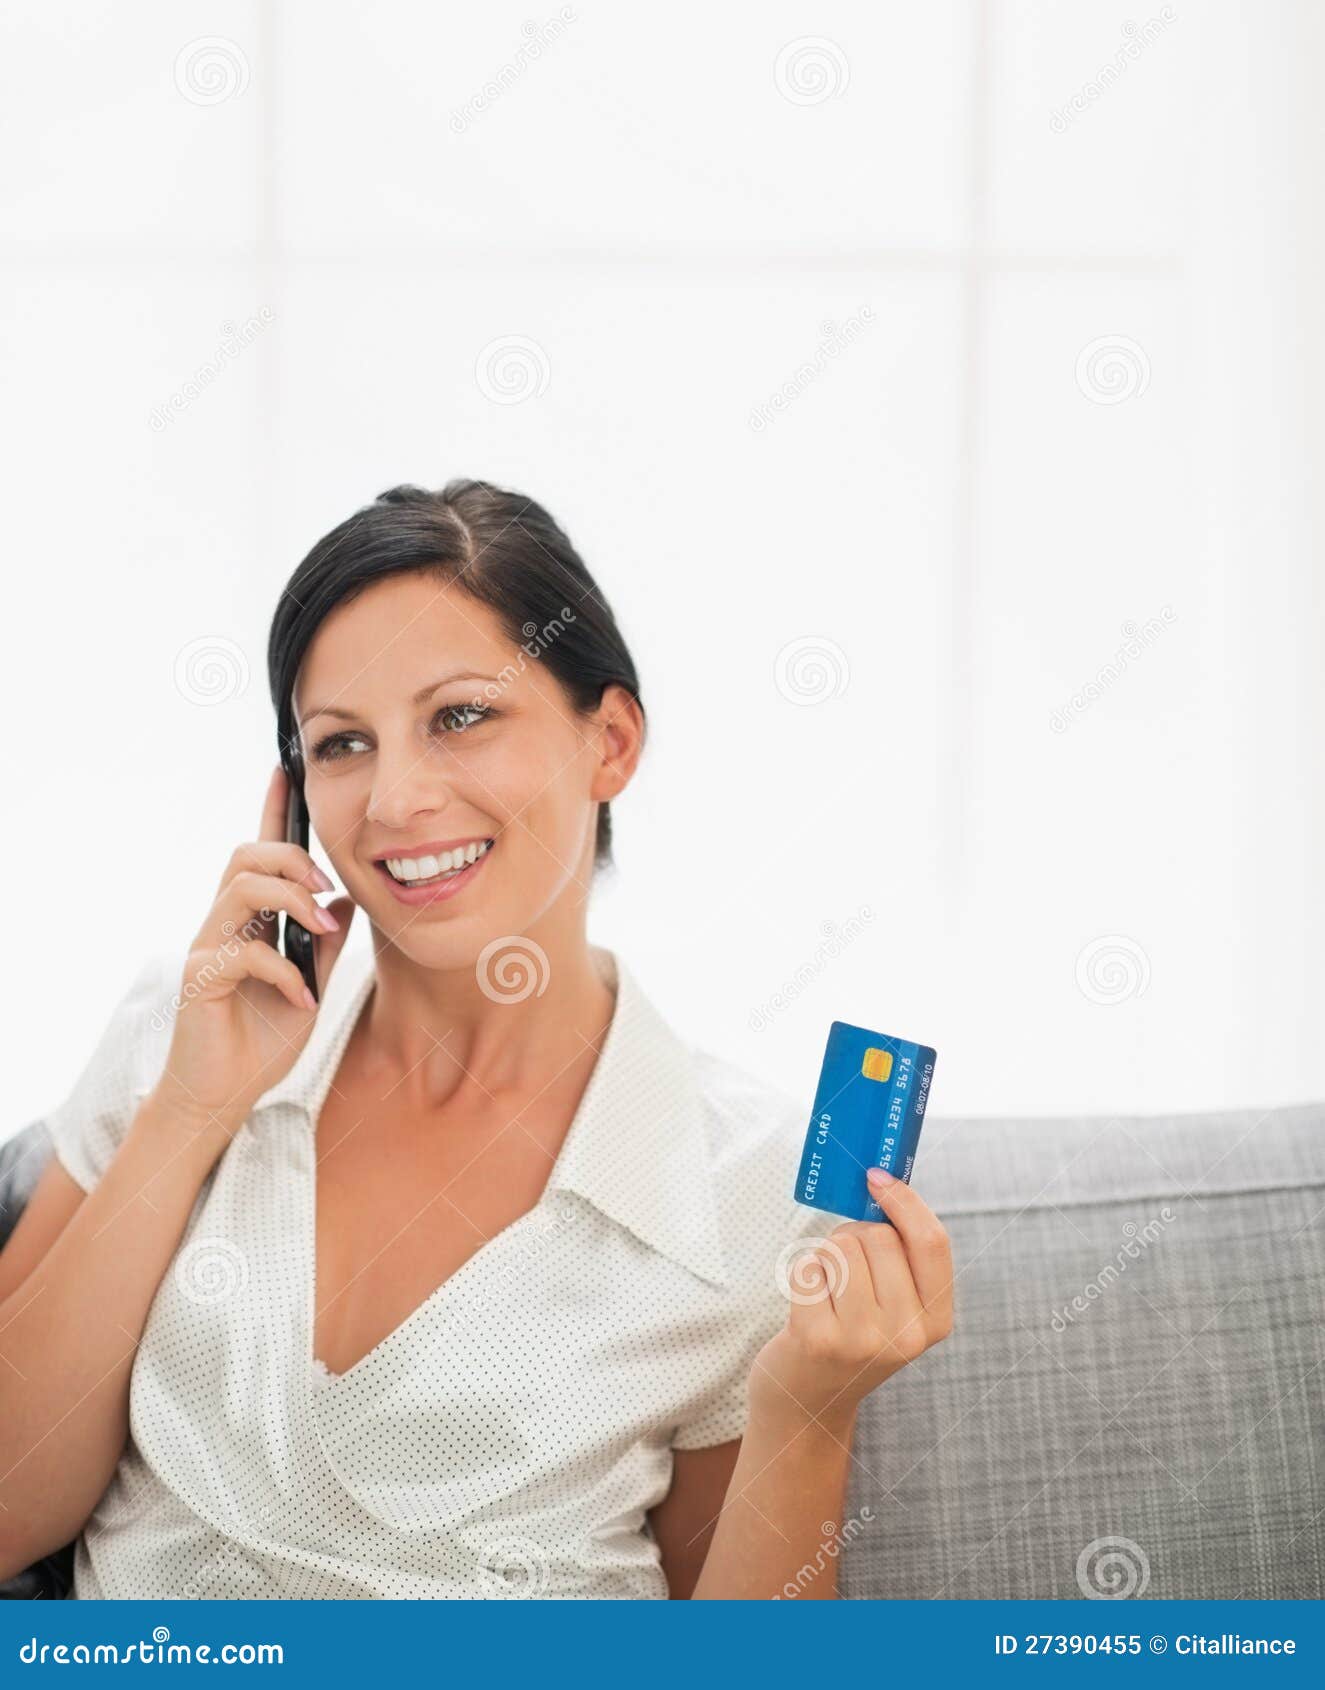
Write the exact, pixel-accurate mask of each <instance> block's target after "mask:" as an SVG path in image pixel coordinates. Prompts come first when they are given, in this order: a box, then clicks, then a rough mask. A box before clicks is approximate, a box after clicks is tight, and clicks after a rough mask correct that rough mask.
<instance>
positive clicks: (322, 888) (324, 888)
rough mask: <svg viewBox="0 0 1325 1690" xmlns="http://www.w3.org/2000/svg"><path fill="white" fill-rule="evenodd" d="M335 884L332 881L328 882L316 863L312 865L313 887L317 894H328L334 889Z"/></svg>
mask: <svg viewBox="0 0 1325 1690" xmlns="http://www.w3.org/2000/svg"><path fill="white" fill-rule="evenodd" d="M335 884H336V882H335V881H334V880H329V879H328V878H327V876H326V875H325V874H323V872H322V870H321V869H320V868H319V867H318V866H317V864H316V863H314V864H313V885H314V886H315V887H316V888H317V890H318V891H319V892H330V891H331V890H332V889H333V888H334V886H335Z"/></svg>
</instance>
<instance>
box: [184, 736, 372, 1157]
mask: <svg viewBox="0 0 1325 1690" xmlns="http://www.w3.org/2000/svg"><path fill="white" fill-rule="evenodd" d="M285 800H286V775H285V771H284V769H282V768H281V767H280V765H279V764H278V765H277V767H276V769H275V770H274V771H273V774H272V778H271V781H270V783H269V784H268V787H267V797H266V802H265V803H264V805H263V812H262V823H261V826H260V829H259V836H258V838H257V839H256V840H255V841H253V842H252V843H251V844H247V845H240V846H239V847H238V848H237V850H236V851H235V853H234V855H233V856H232V857H231V859H230V861H229V863H228V864H227V866H226V870H225V873H224V874H223V875H222V876H221V883H220V886H219V887H218V889H217V894H216V899H215V901H214V902H213V904H212V907H211V909H210V910H209V911H208V912H207V918H206V920H205V921H204V922H203V924H202V926H201V927H200V928H199V930H198V933H197V936H196V938H195V939H194V941H193V943H192V945H191V946H190V948H189V955H188V959H187V961H186V962H185V965H184V977H183V980H182V981H181V983H180V988H179V993H178V1006H177V1008H176V1009H175V1029H174V1034H173V1036H172V1038H171V1042H170V1054H169V1055H168V1057H167V1058H166V1065H165V1069H164V1071H163V1073H162V1075H161V1078H160V1079H159V1080H158V1082H157V1085H156V1088H155V1092H154V1096H155V1098H156V1100H157V1101H158V1102H159V1103H162V1104H163V1105H164V1106H165V1107H167V1108H168V1109H169V1110H170V1111H171V1112H172V1113H174V1114H178V1115H180V1116H182V1117H183V1118H184V1119H186V1120H187V1121H189V1122H190V1123H191V1124H192V1126H193V1127H194V1128H195V1129H196V1131H197V1132H199V1133H201V1134H202V1135H203V1136H205V1137H208V1138H214V1139H215V1141H216V1147H217V1149H218V1151H221V1150H224V1148H225V1145H226V1144H227V1143H228V1142H229V1140H230V1138H231V1137H232V1136H233V1135H234V1133H235V1132H236V1131H238V1129H239V1127H240V1126H242V1125H243V1123H244V1121H245V1120H247V1118H248V1115H249V1111H250V1110H251V1109H252V1107H253V1105H254V1104H255V1103H256V1102H257V1100H258V1099H259V1098H260V1097H261V1096H262V1095H263V1093H264V1092H267V1091H269V1090H270V1089H271V1088H272V1086H274V1085H275V1084H276V1083H277V1082H278V1081H279V1080H281V1079H282V1078H283V1077H284V1076H285V1075H286V1074H287V1073H289V1071H290V1069H291V1068H292V1067H293V1066H294V1064H295V1061H296V1059H297V1058H298V1056H299V1053H300V1051H301V1050H302V1049H303V1048H304V1045H305V1044H306V1043H307V1042H308V1036H309V1034H310V1033H311V1032H312V1030H313V1023H314V1022H315V1021H316V1020H317V1008H316V1006H315V1005H313V1004H312V1002H311V997H310V994H309V992H308V990H307V988H306V987H305V985H304V981H303V976H302V975H301V974H300V972H299V970H298V968H297V967H296V966H295V964H294V963H293V962H291V961H290V960H289V958H288V957H284V956H282V955H281V953H280V951H279V949H278V948H277V944H276V940H277V924H276V919H275V912H276V911H277V910H283V911H285V913H286V914H287V915H291V916H293V917H294V919H295V920H296V921H298V922H300V923H301V924H302V925H303V926H304V927H306V928H307V929H308V930H309V932H310V933H312V934H313V935H314V951H315V953H316V961H317V980H318V995H319V998H321V997H322V996H323V995H325V992H326V985H327V981H328V979H329V978H330V975H331V971H332V968H333V967H334V966H335V962H336V958H337V957H338V956H339V955H340V951H341V947H342V946H343V945H344V943H345V938H346V935H347V933H348V932H349V926H350V919H351V917H352V916H353V914H354V904H353V902H352V900H351V899H349V898H337V899H335V900H334V901H333V902H332V904H331V905H330V906H329V913H330V922H331V925H330V926H328V923H327V921H325V920H324V919H323V917H324V913H326V912H324V911H323V910H322V909H321V907H320V906H319V905H318V904H317V903H316V901H315V900H314V897H313V893H314V892H315V891H319V892H326V891H330V889H331V882H330V881H329V880H328V879H327V878H326V876H325V875H324V874H323V873H322V871H321V870H320V869H319V868H318V866H317V864H316V863H315V862H314V861H313V859H312V857H311V856H309V854H308V852H307V851H305V850H304V849H303V848H302V847H301V846H299V845H292V844H289V843H287V842H286V839H285Z"/></svg>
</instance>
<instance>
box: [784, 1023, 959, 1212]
mask: <svg viewBox="0 0 1325 1690" xmlns="http://www.w3.org/2000/svg"><path fill="white" fill-rule="evenodd" d="M934 1062H935V1053H934V1052H933V1051H932V1050H931V1049H930V1047H929V1046H928V1045H918V1044H912V1043H911V1041H910V1040H909V1039H892V1038H888V1037H887V1036H886V1035H885V1034H883V1033H871V1032H870V1031H869V1029H868V1028H867V1027H853V1026H851V1025H850V1024H849V1023H848V1022H846V1021H834V1022H833V1024H832V1026H831V1027H830V1028H829V1029H828V1048H827V1049H826V1050H825V1051H824V1061H823V1067H822V1068H821V1069H820V1071H819V1089H818V1090H817V1091H816V1092H815V1094H814V1114H813V1115H812V1116H811V1118H810V1127H809V1131H808V1132H807V1133H806V1135H805V1149H804V1151H803V1153H802V1155H801V1165H800V1171H799V1173H798V1174H797V1175H796V1194H795V1195H796V1201H797V1202H798V1203H804V1204H805V1205H806V1206H807V1207H808V1208H811V1209H827V1210H828V1211H829V1212H830V1213H831V1214H834V1215H845V1216H847V1218H848V1219H850V1220H855V1221H882V1220H886V1219H887V1216H886V1215H885V1214H884V1212H883V1210H882V1209H881V1208H880V1207H879V1205H878V1204H877V1203H876V1202H875V1201H874V1199H873V1198H872V1197H871V1196H870V1192H869V1187H868V1186H867V1185H866V1184H865V1170H866V1169H867V1168H886V1169H887V1170H888V1172H889V1173H890V1174H896V1176H897V1177H898V1179H903V1180H909V1179H910V1178H911V1168H912V1166H913V1164H914V1162H915V1159H916V1145H917V1144H918V1143H919V1142H920V1128H921V1126H922V1124H923V1122H924V1119H925V1107H926V1105H927V1104H928V1102H929V1088H930V1085H931V1083H932V1081H933V1078H934Z"/></svg>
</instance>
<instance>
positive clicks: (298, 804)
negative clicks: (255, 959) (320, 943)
mask: <svg viewBox="0 0 1325 1690" xmlns="http://www.w3.org/2000/svg"><path fill="white" fill-rule="evenodd" d="M286 779H287V785H288V788H289V795H288V797H287V798H286V801H285V837H286V840H287V842H288V843H289V844H291V845H301V846H302V847H303V848H304V850H305V851H306V850H307V849H308V805H307V804H306V803H305V802H304V788H303V785H302V783H301V782H299V781H296V780H295V778H294V776H293V775H292V774H290V771H289V770H288V769H287V770H286ZM281 954H282V955H283V956H287V957H289V959H290V961H291V962H292V963H293V964H294V965H295V967H296V968H297V969H298V970H299V972H300V974H302V975H303V977H304V984H305V985H306V986H307V987H308V989H309V991H310V992H312V994H313V996H314V998H316V997H317V995H318V992H317V961H316V959H315V957H314V954H313V935H312V934H311V933H310V932H309V931H308V929H307V928H306V927H304V926H301V924H300V923H299V922H297V921H296V920H295V919H294V917H293V916H292V915H286V914H285V912H284V911H282V912H281Z"/></svg>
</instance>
